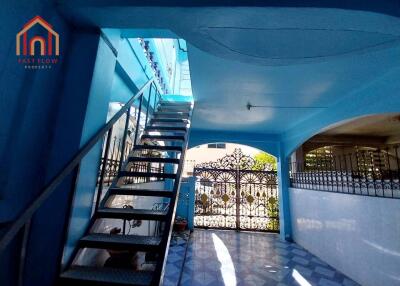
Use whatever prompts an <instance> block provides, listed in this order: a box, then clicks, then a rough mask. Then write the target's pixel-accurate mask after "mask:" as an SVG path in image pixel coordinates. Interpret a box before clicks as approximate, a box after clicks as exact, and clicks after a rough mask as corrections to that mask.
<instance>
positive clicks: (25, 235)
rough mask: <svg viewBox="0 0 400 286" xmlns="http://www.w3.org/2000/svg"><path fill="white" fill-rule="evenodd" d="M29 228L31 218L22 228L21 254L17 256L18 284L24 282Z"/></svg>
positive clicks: (20, 285) (20, 284) (19, 285)
mask: <svg viewBox="0 0 400 286" xmlns="http://www.w3.org/2000/svg"><path fill="white" fill-rule="evenodd" d="M30 228H31V220H29V221H28V222H27V223H26V224H25V226H24V227H23V228H22V242H21V255H20V258H19V259H20V260H19V266H18V280H17V281H18V282H17V285H18V286H22V285H23V284H24V272H25V259H26V253H27V252H28V251H27V247H28V239H29V231H30Z"/></svg>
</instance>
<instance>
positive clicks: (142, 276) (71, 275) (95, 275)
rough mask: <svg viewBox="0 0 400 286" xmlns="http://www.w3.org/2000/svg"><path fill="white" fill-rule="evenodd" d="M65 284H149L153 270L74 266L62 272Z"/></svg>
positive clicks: (102, 285)
mask: <svg viewBox="0 0 400 286" xmlns="http://www.w3.org/2000/svg"><path fill="white" fill-rule="evenodd" d="M60 278H61V282H62V283H64V282H65V284H63V285H74V286H83V285H85V286H94V285H96V286H105V285H110V286H123V285H124V286H126V285H133V286H147V285H150V284H151V281H152V279H153V272H151V271H136V272H134V271H132V270H129V269H122V268H109V267H104V268H100V267H90V266H78V265H76V266H72V267H71V268H69V269H68V270H67V271H65V272H63V273H61V276H60Z"/></svg>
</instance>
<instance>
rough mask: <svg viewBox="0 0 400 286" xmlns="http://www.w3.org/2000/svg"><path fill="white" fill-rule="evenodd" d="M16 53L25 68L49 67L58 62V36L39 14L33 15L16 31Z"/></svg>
mask: <svg viewBox="0 0 400 286" xmlns="http://www.w3.org/2000/svg"><path fill="white" fill-rule="evenodd" d="M16 55H17V57H18V63H19V64H21V65H24V66H25V69H50V68H52V66H54V65H55V64H57V63H58V60H59V59H58V56H59V55H60V36H59V35H58V33H57V32H56V31H54V29H53V27H52V26H51V25H50V24H49V23H48V22H47V21H45V20H44V19H43V18H42V17H40V16H35V17H34V18H32V19H31V20H30V21H29V22H27V23H26V24H25V25H24V26H23V27H22V30H21V31H19V32H18V33H17V38H16Z"/></svg>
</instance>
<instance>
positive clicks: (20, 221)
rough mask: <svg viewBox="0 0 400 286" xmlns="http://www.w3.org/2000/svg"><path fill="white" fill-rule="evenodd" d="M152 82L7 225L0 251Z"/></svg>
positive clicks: (0, 239)
mask: <svg viewBox="0 0 400 286" xmlns="http://www.w3.org/2000/svg"><path fill="white" fill-rule="evenodd" d="M153 83H154V77H153V78H151V79H149V80H148V81H147V82H146V83H145V84H144V85H143V87H142V88H141V89H139V91H138V92H137V93H136V94H135V95H134V96H132V98H131V99H130V100H129V101H128V102H127V103H126V104H125V105H124V106H123V107H122V108H121V109H120V110H119V111H118V112H117V113H116V114H115V115H114V116H113V117H112V118H111V119H110V120H109V121H108V122H107V123H106V124H105V125H104V126H103V127H102V128H101V129H100V130H99V131H97V132H96V134H95V135H93V136H92V137H91V139H89V141H88V142H87V143H86V144H85V145H83V147H82V148H80V150H79V151H78V152H77V153H76V154H75V156H74V157H72V159H71V160H70V161H69V162H68V163H67V164H66V165H65V166H64V167H63V168H62V169H61V171H60V172H59V173H58V174H57V175H56V176H54V177H53V179H52V180H51V181H50V183H49V184H48V185H47V186H46V187H45V188H44V190H43V191H42V192H41V194H40V195H39V196H38V197H37V198H36V199H35V200H34V201H33V202H32V203H30V205H29V206H28V207H27V208H26V210H25V211H24V212H22V213H21V214H20V215H19V217H18V218H17V219H16V220H15V221H14V222H13V223H12V224H11V226H9V228H8V229H7V230H6V231H5V233H4V235H3V237H1V238H0V253H1V252H3V251H4V250H5V248H6V247H7V246H8V244H9V243H10V242H11V241H12V240H13V238H14V237H15V236H16V235H17V234H18V232H19V231H20V230H21V229H22V227H23V226H24V225H25V224H26V223H28V222H29V220H30V219H31V217H32V216H33V215H34V214H35V212H36V211H37V210H38V209H39V208H40V207H41V206H42V204H43V203H44V202H45V201H46V200H47V199H48V198H49V197H50V195H51V194H52V193H53V191H54V190H55V189H56V187H58V185H59V184H60V183H61V182H63V180H64V179H65V178H66V177H67V176H68V175H69V174H70V173H71V172H72V171H73V170H74V169H75V168H76V167H77V166H78V165H79V163H80V162H81V161H82V159H83V157H85V156H86V155H87V154H88V153H89V151H90V150H91V149H92V147H93V146H94V145H96V144H97V143H98V141H99V139H101V138H103V136H104V135H105V134H106V133H107V132H108V131H109V130H110V129H111V127H112V126H113V125H114V123H115V122H117V120H118V119H120V118H121V116H122V115H123V114H125V113H126V112H127V110H128V109H129V108H130V107H131V106H132V105H133V103H134V102H135V100H136V99H138V98H139V97H140V96H141V95H142V94H143V93H144V91H145V90H146V89H147V88H148V87H149V86H150V85H151V84H153Z"/></svg>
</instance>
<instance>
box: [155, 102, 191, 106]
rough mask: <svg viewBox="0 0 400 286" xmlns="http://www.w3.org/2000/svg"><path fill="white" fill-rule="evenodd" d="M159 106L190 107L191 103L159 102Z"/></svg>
mask: <svg viewBox="0 0 400 286" xmlns="http://www.w3.org/2000/svg"><path fill="white" fill-rule="evenodd" d="M159 104H160V105H178V106H181V105H183V106H192V103H191V102H177V101H160V102H159Z"/></svg>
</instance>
